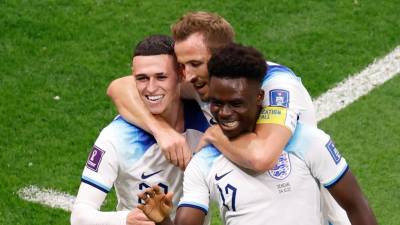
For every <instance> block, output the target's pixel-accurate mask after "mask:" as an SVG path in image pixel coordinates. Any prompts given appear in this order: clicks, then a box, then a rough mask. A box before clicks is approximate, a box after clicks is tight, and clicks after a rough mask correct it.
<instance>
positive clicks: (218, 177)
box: [215, 170, 233, 180]
mask: <svg viewBox="0 0 400 225" xmlns="http://www.w3.org/2000/svg"><path fill="white" fill-rule="evenodd" d="M232 171H233V170H231V171H229V172H226V173H224V174H222V175H221V176H218V175H217V174H215V180H221V179H222V178H223V177H224V176H226V175H228V173H230V172H232Z"/></svg>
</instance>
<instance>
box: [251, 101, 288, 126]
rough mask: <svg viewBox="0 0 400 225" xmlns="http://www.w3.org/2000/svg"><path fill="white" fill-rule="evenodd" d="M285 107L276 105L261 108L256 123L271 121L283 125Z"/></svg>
mask: <svg viewBox="0 0 400 225" xmlns="http://www.w3.org/2000/svg"><path fill="white" fill-rule="evenodd" d="M286 115H287V109H286V108H282V107H276V106H267V107H264V108H263V109H262V110H261V113H260V116H259V117H258V120H257V124H264V123H273V124H279V125H283V126H285V124H286Z"/></svg>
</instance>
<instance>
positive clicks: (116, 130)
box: [99, 115, 155, 148]
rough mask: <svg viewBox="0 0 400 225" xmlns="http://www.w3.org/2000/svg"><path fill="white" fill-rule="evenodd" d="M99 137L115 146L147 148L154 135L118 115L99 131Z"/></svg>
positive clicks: (151, 142)
mask: <svg viewBox="0 0 400 225" xmlns="http://www.w3.org/2000/svg"><path fill="white" fill-rule="evenodd" d="M99 139H101V140H103V141H104V140H107V141H110V142H112V143H113V144H114V145H116V147H119V145H123V146H127V145H135V146H136V147H140V146H142V147H143V148H147V147H149V146H151V145H152V144H154V143H155V139H154V137H153V136H152V135H151V134H149V133H147V132H146V131H145V130H143V129H141V128H140V127H138V126H136V125H134V124H132V123H129V122H128V121H127V120H125V119H124V118H123V117H122V116H120V115H118V116H116V117H115V118H114V120H113V121H112V122H111V123H110V124H109V125H108V126H106V127H105V128H104V129H103V130H102V131H101V133H100V136H99Z"/></svg>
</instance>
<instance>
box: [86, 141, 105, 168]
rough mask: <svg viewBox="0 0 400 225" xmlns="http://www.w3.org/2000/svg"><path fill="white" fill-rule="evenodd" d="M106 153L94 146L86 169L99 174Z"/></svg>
mask: <svg viewBox="0 0 400 225" xmlns="http://www.w3.org/2000/svg"><path fill="white" fill-rule="evenodd" d="M104 153H105V151H104V150H102V149H100V148H99V147H97V146H93V149H92V152H91V153H90V155H89V158H88V160H87V162H86V167H87V168H89V169H91V170H93V171H95V172H97V170H98V169H99V165H100V162H101V159H102V158H103V155H104Z"/></svg>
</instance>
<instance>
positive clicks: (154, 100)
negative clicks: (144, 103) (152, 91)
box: [146, 95, 164, 103]
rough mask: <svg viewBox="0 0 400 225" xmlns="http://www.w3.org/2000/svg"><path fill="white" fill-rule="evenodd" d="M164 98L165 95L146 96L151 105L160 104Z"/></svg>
mask: <svg viewBox="0 0 400 225" xmlns="http://www.w3.org/2000/svg"><path fill="white" fill-rule="evenodd" d="M163 98H164V95H146V99H147V100H148V101H149V102H151V103H157V102H160V101H161V100H162V99H163Z"/></svg>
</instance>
